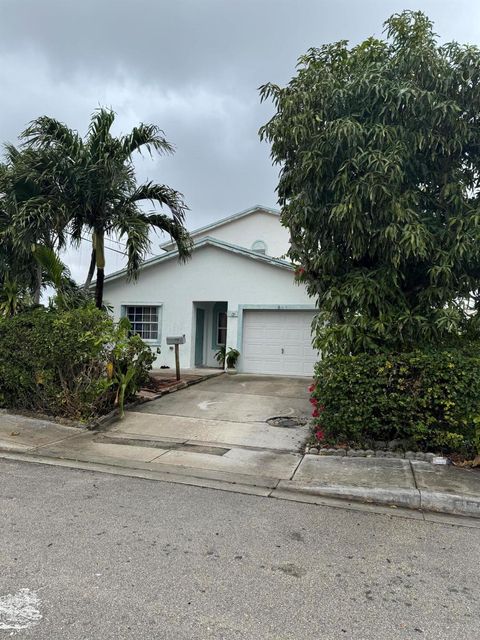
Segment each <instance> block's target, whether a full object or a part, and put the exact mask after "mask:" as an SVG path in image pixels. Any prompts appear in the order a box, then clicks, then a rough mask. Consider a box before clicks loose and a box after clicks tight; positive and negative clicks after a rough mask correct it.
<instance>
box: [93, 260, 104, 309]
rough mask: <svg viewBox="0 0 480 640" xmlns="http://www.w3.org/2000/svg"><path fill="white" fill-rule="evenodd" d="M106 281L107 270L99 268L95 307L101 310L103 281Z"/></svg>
mask: <svg viewBox="0 0 480 640" xmlns="http://www.w3.org/2000/svg"><path fill="white" fill-rule="evenodd" d="M104 280H105V269H102V268H101V267H97V280H96V282H95V306H96V307H97V309H101V308H102V306H103V281H104Z"/></svg>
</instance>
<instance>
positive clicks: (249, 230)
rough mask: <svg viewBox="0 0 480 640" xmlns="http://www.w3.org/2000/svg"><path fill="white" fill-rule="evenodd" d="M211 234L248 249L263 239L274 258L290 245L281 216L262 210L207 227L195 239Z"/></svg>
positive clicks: (268, 252) (171, 245)
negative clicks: (217, 225)
mask: <svg viewBox="0 0 480 640" xmlns="http://www.w3.org/2000/svg"><path fill="white" fill-rule="evenodd" d="M209 236H210V237H214V238H216V239H217V240H223V241H224V242H229V243H230V244H234V245H237V247H245V248H246V249H251V248H252V245H253V243H254V242H255V241H256V240H263V242H265V244H266V245H267V255H269V256H272V257H273V258H281V257H282V256H284V255H285V254H286V253H287V251H288V248H289V246H290V245H289V240H290V236H289V233H288V231H287V229H285V227H282V225H281V224H280V219H279V217H278V216H276V215H274V214H271V213H266V212H264V211H261V210H259V211H255V212H253V213H251V214H249V215H247V216H244V217H242V218H239V219H238V220H230V221H228V222H227V223H225V224H222V225H220V226H219V227H215V229H210V230H208V229H207V230H206V231H204V232H202V233H198V234H197V233H195V234H194V236H193V239H194V241H195V242H198V241H199V240H201V239H202V238H207V237H209ZM168 248H169V250H171V249H173V248H175V246H174V245H173V244H170V245H168Z"/></svg>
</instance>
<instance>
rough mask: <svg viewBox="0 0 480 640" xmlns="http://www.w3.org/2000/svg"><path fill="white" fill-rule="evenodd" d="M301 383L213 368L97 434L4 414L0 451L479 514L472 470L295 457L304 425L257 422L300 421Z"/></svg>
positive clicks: (219, 484) (336, 500)
mask: <svg viewBox="0 0 480 640" xmlns="http://www.w3.org/2000/svg"><path fill="white" fill-rule="evenodd" d="M307 386H308V380H305V379H301V378H272V377H261V376H247V375H240V374H238V375H233V376H230V375H222V376H220V377H216V378H212V379H210V380H207V381H205V382H202V383H200V384H197V385H195V386H193V387H189V388H187V389H183V390H181V391H178V392H177V393H174V394H171V395H168V396H164V397H163V398H160V399H159V400H155V401H152V402H149V403H145V404H143V405H140V406H138V407H136V408H135V410H134V411H128V412H127V413H126V416H125V418H124V420H122V421H118V422H116V423H115V424H114V425H113V427H111V428H110V429H109V430H108V431H107V432H103V433H101V432H87V431H82V430H78V429H75V428H72V427H64V426H61V425H58V424H55V423H53V422H49V421H45V420H34V419H31V418H25V417H22V416H14V415H11V414H7V413H6V412H3V413H0V452H2V453H0V456H3V457H14V458H17V459H18V458H20V459H29V460H35V461H38V462H46V463H48V464H53V463H55V464H62V465H64V466H74V467H77V468H94V467H95V468H96V467H99V468H100V469H101V470H104V471H107V472H109V473H117V474H123V475H131V476H138V477H148V478H151V479H156V480H166V481H173V482H179V483H183V484H195V485H200V486H206V487H215V488H218V489H225V490H229V491H237V492H242V493H252V494H256V495H262V496H271V497H276V498H283V499H289V500H302V501H307V502H320V503H322V504H325V503H327V502H328V503H331V504H344V505H345V504H348V505H350V506H351V505H352V504H354V505H355V504H357V505H358V504H360V503H363V504H365V503H370V504H375V505H381V506H382V507H390V506H391V505H393V506H395V507H396V508H407V509H410V510H416V511H417V512H420V511H426V512H440V513H447V514H457V515H463V516H470V517H475V518H479V519H480V471H478V470H473V471H472V470H465V469H457V468H452V467H436V466H433V465H431V464H429V463H424V462H418V461H409V460H395V459H385V458H334V457H320V456H312V455H305V456H303V455H302V454H301V453H300V446H301V445H302V443H303V441H304V439H305V437H306V435H307V430H308V428H307V427H306V426H297V427H293V428H292V427H290V428H281V427H277V426H271V425H270V424H268V423H267V422H266V420H267V419H268V418H272V417H277V416H288V417H297V418H299V419H300V422H301V421H302V418H303V419H306V418H307V417H308V415H309V404H308V392H307ZM345 501H346V502H345ZM410 513H414V512H413V511H411V512H410ZM479 522H480V521H479Z"/></svg>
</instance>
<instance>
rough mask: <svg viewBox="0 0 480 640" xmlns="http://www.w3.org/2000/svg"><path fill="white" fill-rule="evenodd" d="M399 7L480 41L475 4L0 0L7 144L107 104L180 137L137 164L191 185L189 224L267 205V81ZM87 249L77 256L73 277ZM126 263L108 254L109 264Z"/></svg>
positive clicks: (465, 0)
mask: <svg viewBox="0 0 480 640" xmlns="http://www.w3.org/2000/svg"><path fill="white" fill-rule="evenodd" d="M402 9H421V10H423V11H425V12H426V13H427V14H428V15H429V17H430V18H431V19H432V20H433V21H434V22H435V29H436V32H437V33H439V34H440V36H441V38H442V40H454V39H455V40H458V41H460V42H469V43H474V44H479V45H480V2H479V1H478V0H430V1H421V0H417V1H416V2H415V3H414V4H411V3H409V2H407V0H404V1H394V0H0V58H1V61H0V95H1V107H0V141H9V142H15V141H16V138H17V136H18V134H19V132H20V131H22V129H23V128H24V127H25V125H26V124H27V123H28V122H29V121H30V120H32V119H33V118H35V117H37V116H40V115H49V116H53V117H55V118H58V119H60V120H62V121H64V122H66V123H67V124H68V125H69V126H71V127H73V128H76V129H78V130H79V131H80V132H81V133H82V134H83V133H84V132H85V129H86V127H87V125H88V121H89V116H90V114H91V112H92V111H93V110H94V109H95V108H96V107H98V106H110V107H112V108H113V109H114V110H115V111H116V112H117V114H118V132H119V133H120V132H126V131H128V130H130V129H131V128H132V127H133V126H134V125H135V124H137V123H138V122H140V121H143V122H148V123H155V124H157V125H159V126H160V127H161V128H162V129H163V130H164V131H165V133H166V137H167V139H168V140H169V141H171V142H172V143H173V144H174V145H175V147H176V153H175V155H174V156H172V157H163V158H159V159H157V160H154V161H151V160H150V159H148V160H142V161H139V162H138V164H137V166H138V173H139V177H140V178H142V179H145V178H148V179H151V180H154V181H156V182H162V183H166V184H169V185H170V186H172V187H174V188H176V189H178V190H180V191H182V192H183V193H184V195H185V199H186V202H187V204H188V206H189V207H190V210H191V211H190V213H189V216H188V222H187V226H188V227H189V228H190V229H192V228H195V227H198V226H201V225H203V224H206V223H208V222H211V221H213V220H215V219H217V218H221V217H225V216H227V215H230V214H232V213H235V212H237V211H240V210H242V209H246V208H248V207H250V206H252V205H254V204H264V205H267V206H271V207H272V206H275V204H276V197H275V186H276V179H277V173H278V169H277V168H273V167H272V166H271V162H270V158H269V149H268V146H267V145H266V144H261V143H260V142H259V139H258V134H257V132H258V128H259V127H260V125H261V124H263V123H264V122H265V121H266V120H267V119H268V117H269V115H270V113H271V107H270V106H269V105H265V104H264V105H261V104H260V102H259V98H258V87H259V85H261V84H263V83H265V82H268V81H273V82H276V83H280V84H285V83H286V82H287V81H288V80H289V79H290V77H291V76H292V75H293V73H294V68H295V62H296V60H297V58H298V56H299V55H300V54H302V53H303V52H305V51H306V50H307V49H308V48H309V47H311V46H319V45H321V44H322V43H326V42H332V41H335V40H339V39H348V40H350V41H351V42H352V43H356V42H359V41H360V40H363V39H364V38H366V37H368V36H370V35H372V34H373V35H376V36H381V34H382V24H383V22H384V20H385V19H386V18H387V17H388V16H389V15H391V14H392V13H395V12H397V11H401V10H402ZM111 246H115V245H111ZM119 248H120V247H118V246H117V249H119ZM88 253H89V251H88V247H87V246H84V247H82V249H81V251H80V252H77V253H73V252H69V254H68V258H67V259H68V263H69V265H70V267H71V270H72V273H73V275H74V276H75V277H76V278H77V279H78V280H82V279H83V278H84V277H85V272H86V269H87V266H86V265H87V261H88ZM122 260H123V259H122V256H121V255H119V254H117V253H113V252H111V251H109V252H108V265H107V271H112V270H115V269H117V268H119V267H120V266H121V264H122Z"/></svg>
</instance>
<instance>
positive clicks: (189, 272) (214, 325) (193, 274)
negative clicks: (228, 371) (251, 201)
mask: <svg viewBox="0 0 480 640" xmlns="http://www.w3.org/2000/svg"><path fill="white" fill-rule="evenodd" d="M191 235H192V237H193V240H194V249H193V252H192V257H191V259H190V260H188V262H186V263H180V262H179V261H178V254H177V251H176V250H175V245H174V244H173V243H170V242H168V243H166V244H164V245H162V247H161V248H162V250H163V253H162V254H161V255H159V256H156V257H155V258H151V259H150V260H147V261H146V262H145V263H144V264H143V265H142V267H141V271H140V273H139V277H138V279H137V281H130V282H129V281H128V280H127V277H126V273H125V271H119V272H117V273H113V274H112V275H109V276H107V277H106V278H105V294H104V299H105V302H106V303H107V304H109V305H110V306H111V307H113V310H114V315H115V317H116V318H120V317H121V316H127V317H128V318H129V319H130V321H131V323H132V327H133V330H134V331H135V332H136V333H138V334H139V335H140V336H141V337H142V338H143V339H144V340H145V341H146V342H147V343H149V344H150V345H151V346H152V348H154V349H157V348H159V349H160V351H161V352H160V354H159V355H158V356H157V359H156V362H155V365H154V366H155V367H161V366H169V367H173V366H174V352H173V347H170V346H168V345H167V344H166V338H167V336H179V335H185V339H186V342H185V344H184V345H181V346H180V362H181V366H182V368H193V367H202V366H205V367H214V366H218V364H217V362H216V360H215V357H214V356H215V353H216V352H217V351H218V350H219V348H220V347H221V346H222V345H226V346H227V348H229V347H234V348H237V349H238V350H239V351H240V354H241V355H240V358H239V361H238V363H237V370H239V371H241V372H245V373H261V374H277V375H278V374H279V375H292V376H295V375H298V376H309V375H311V374H312V370H313V365H314V363H315V361H316V360H317V354H316V352H315V351H314V350H313V348H312V346H311V322H312V319H313V317H314V313H315V311H314V309H315V307H314V304H313V301H312V300H311V299H310V298H309V297H308V296H307V293H306V291H305V287H304V286H303V285H298V284H297V283H296V282H295V280H294V273H293V268H292V265H291V264H290V263H289V262H288V261H287V260H286V259H285V253H286V252H287V249H288V240H289V236H288V232H287V230H286V229H285V228H284V227H282V226H281V224H280V220H279V212H278V211H275V210H273V209H268V208H266V207H261V206H255V207H253V208H251V209H248V210H246V211H242V212H240V213H237V214H235V215H232V216H230V217H228V218H224V219H222V220H219V221H218V222H215V223H213V224H210V225H208V226H206V227H202V228H201V229H197V230H196V231H193V232H192V234H191Z"/></svg>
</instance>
